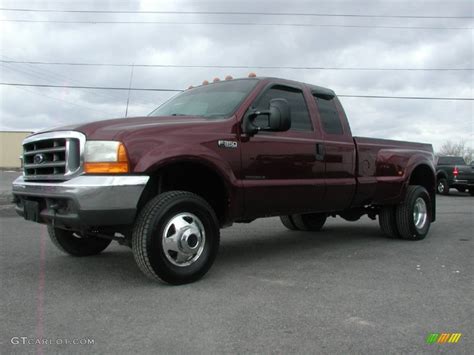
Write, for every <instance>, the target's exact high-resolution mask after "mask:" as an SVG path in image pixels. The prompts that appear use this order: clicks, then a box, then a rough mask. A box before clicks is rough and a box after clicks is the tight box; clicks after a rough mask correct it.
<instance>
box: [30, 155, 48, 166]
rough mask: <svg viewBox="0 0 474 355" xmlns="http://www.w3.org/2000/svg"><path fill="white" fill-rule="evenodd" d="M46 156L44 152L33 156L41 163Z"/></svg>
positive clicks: (36, 162)
mask: <svg viewBox="0 0 474 355" xmlns="http://www.w3.org/2000/svg"><path fill="white" fill-rule="evenodd" d="M45 159H46V158H45V156H44V154H35V156H34V157H33V162H34V163H35V164H41V163H43V162H44V161H45Z"/></svg>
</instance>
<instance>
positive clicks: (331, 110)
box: [313, 95, 356, 211]
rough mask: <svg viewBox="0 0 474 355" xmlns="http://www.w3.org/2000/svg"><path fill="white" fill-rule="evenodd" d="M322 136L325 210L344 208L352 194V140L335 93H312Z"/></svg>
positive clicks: (354, 155) (354, 181)
mask: <svg viewBox="0 0 474 355" xmlns="http://www.w3.org/2000/svg"><path fill="white" fill-rule="evenodd" d="M313 100H314V103H315V104H316V107H317V112H318V114H319V120H318V122H319V123H320V126H321V127H320V128H321V131H322V136H323V140H324V159H323V160H324V164H325V173H324V177H325V184H326V195H325V199H324V201H325V205H326V207H327V210H328V211H331V210H332V211H341V210H344V209H346V208H348V207H349V206H350V204H351V202H352V198H353V196H354V194H355V188H356V179H355V175H354V174H355V158H356V154H355V153H356V152H355V144H354V140H353V139H352V133H351V131H350V128H349V124H348V123H347V119H346V116H345V113H344V110H343V108H342V105H341V104H340V102H339V100H338V99H337V97H335V96H334V97H332V98H328V97H327V96H322V97H319V96H318V95H313Z"/></svg>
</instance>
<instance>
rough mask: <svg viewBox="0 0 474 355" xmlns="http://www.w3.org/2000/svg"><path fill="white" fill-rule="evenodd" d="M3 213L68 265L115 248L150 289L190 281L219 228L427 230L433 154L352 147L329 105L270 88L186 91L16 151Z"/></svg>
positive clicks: (419, 235)
mask: <svg viewBox="0 0 474 355" xmlns="http://www.w3.org/2000/svg"><path fill="white" fill-rule="evenodd" d="M23 150H24V152H23V169H24V173H23V176H20V177H19V178H18V179H17V180H16V181H14V183H13V195H14V202H15V204H16V211H17V212H18V214H20V215H21V216H23V217H24V218H25V219H26V220H29V221H34V222H39V223H44V224H47V226H48V231H49V235H50V237H51V240H52V241H53V243H54V244H55V245H56V246H57V247H59V249H61V250H63V251H64V252H66V253H68V254H70V255H74V256H88V255H94V254H98V253H100V252H101V251H103V250H104V249H105V248H107V246H108V245H109V244H110V243H111V241H112V240H116V241H118V242H119V243H121V244H124V245H127V246H130V247H131V248H132V250H133V254H134V257H135V259H136V261H137V264H138V266H139V268H140V269H141V270H142V271H143V273H144V274H145V275H147V276H148V277H150V278H152V279H160V280H163V281H165V282H168V283H171V284H183V283H189V282H192V281H195V280H197V279H199V278H200V277H202V276H203V275H204V274H205V273H206V272H207V271H208V270H209V268H210V266H211V265H212V263H213V261H214V259H215V257H216V255H217V251H218V247H219V238H220V234H219V233H220V229H221V228H223V227H226V226H230V225H231V224H232V223H239V222H241V223H248V222H251V221H253V220H255V219H256V218H261V217H270V216H280V218H281V221H282V223H283V225H284V226H286V227H287V228H288V229H290V230H292V231H314V232H316V231H319V230H320V229H321V228H322V227H323V225H324V223H325V221H326V219H327V218H328V217H335V216H340V217H342V218H344V219H346V220H349V221H356V220H358V219H359V218H360V217H361V216H363V215H366V214H367V215H368V216H369V217H370V218H372V219H376V218H377V216H378V219H379V224H380V228H381V230H382V231H383V232H384V233H385V234H386V235H388V236H389V237H392V238H403V239H407V240H420V239H423V238H424V237H425V236H426V235H427V233H428V230H429V228H430V224H431V222H433V221H434V220H435V206H436V205H435V193H436V179H435V167H434V156H433V149H432V146H431V145H429V144H420V143H410V142H401V141H393V140H384V139H372V138H362V137H353V136H352V134H351V129H350V127H349V123H348V121H347V118H346V115H345V113H344V110H343V108H342V106H341V103H340V102H339V100H338V98H337V96H336V94H335V93H334V92H333V91H332V90H330V89H326V88H323V87H319V86H314V85H308V84H304V83H300V82H295V81H289V80H283V79H277V78H243V79H235V80H226V81H221V82H215V83H212V84H208V85H201V86H198V87H196V88H191V89H188V90H186V91H184V92H182V93H180V94H178V95H177V96H175V97H174V98H172V99H170V100H169V101H167V102H165V103H164V104H163V105H161V106H160V107H159V108H158V109H156V110H155V111H153V112H152V113H151V114H150V115H149V116H147V117H136V118H126V119H113V120H105V121H99V122H92V123H83V124H78V125H72V126H68V127H62V128H59V129H54V130H50V131H43V132H40V133H37V134H34V135H32V136H29V137H27V138H26V139H25V140H24V142H23Z"/></svg>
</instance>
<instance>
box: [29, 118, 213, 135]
mask: <svg viewBox="0 0 474 355" xmlns="http://www.w3.org/2000/svg"><path fill="white" fill-rule="evenodd" d="M210 122H213V120H209V119H205V118H203V117H200V116H161V117H149V116H145V117H129V118H117V119H109V120H103V121H95V122H90V123H85V124H75V125H68V126H62V127H57V128H51V129H47V130H43V131H40V132H36V133H45V132H52V131H78V132H82V133H84V134H85V135H86V136H87V138H88V139H96V140H99V139H102V140H120V138H121V137H122V136H123V135H127V134H131V133H134V132H137V131H148V130H154V131H156V130H157V129H159V130H160V131H167V132H169V131H172V130H175V129H182V128H183V126H186V129H189V128H190V127H191V126H196V125H202V124H206V123H210Z"/></svg>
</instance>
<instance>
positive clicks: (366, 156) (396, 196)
mask: <svg viewBox="0 0 474 355" xmlns="http://www.w3.org/2000/svg"><path fill="white" fill-rule="evenodd" d="M353 139H354V143H355V146H356V154H357V158H356V168H355V175H356V179H357V189H356V191H357V192H356V195H355V197H354V200H353V203H352V205H353V206H358V205H365V204H369V203H375V204H391V203H395V202H398V201H399V200H400V197H401V196H400V193H401V191H402V189H401V188H402V184H403V183H404V181H405V180H406V176H405V172H406V168H409V166H410V164H413V163H414V162H415V161H417V160H418V158H423V157H426V156H427V155H431V156H432V155H433V147H432V145H431V144H426V143H415V142H407V141H397V140H390V139H379V138H368V137H353ZM404 168H405V169H404Z"/></svg>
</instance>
